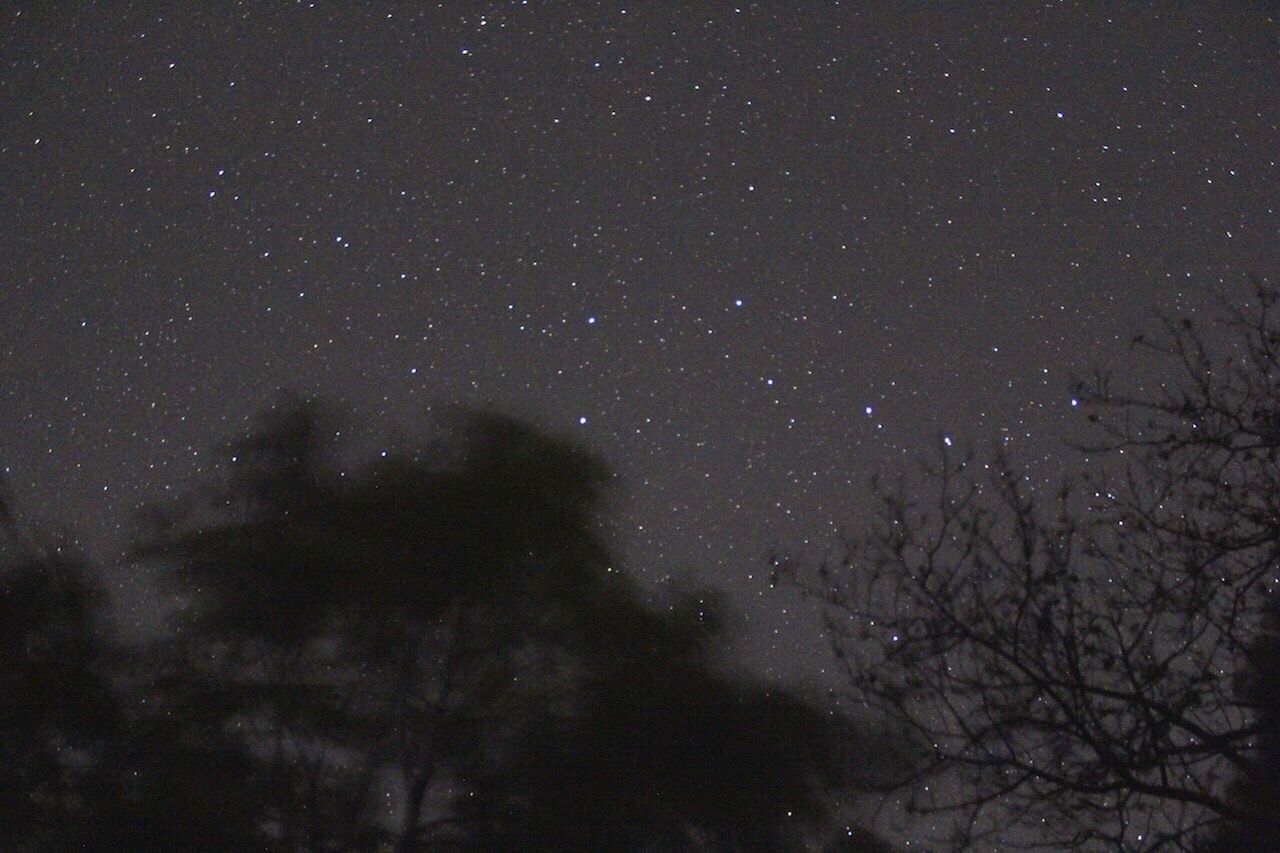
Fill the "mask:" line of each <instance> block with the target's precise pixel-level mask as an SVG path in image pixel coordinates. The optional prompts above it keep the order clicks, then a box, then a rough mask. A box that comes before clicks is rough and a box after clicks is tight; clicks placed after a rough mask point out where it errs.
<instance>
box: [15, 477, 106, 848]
mask: <svg viewBox="0 0 1280 853" xmlns="http://www.w3.org/2000/svg"><path fill="white" fill-rule="evenodd" d="M100 602H101V594H100V592H99V591H98V590H97V589H96V587H95V586H94V585H93V583H92V582H91V580H90V578H89V577H88V575H87V573H86V570H85V566H84V565H83V564H82V563H81V562H80V561H79V560H78V559H77V558H75V557H74V556H72V555H70V554H69V553H68V552H67V549H66V548H65V546H63V545H61V544H59V543H58V542H56V541H46V540H44V539H41V538H38V537H37V536H36V535H34V534H33V533H31V532H30V531H28V530H26V529H24V528H23V526H22V525H20V524H19V522H18V520H17V518H16V513H15V512H14V510H13V507H12V504H11V501H10V500H9V499H8V498H7V496H6V495H5V494H4V493H3V491H0V846H3V847H4V848H5V849H7V850H45V849H54V848H57V847H59V846H61V845H62V844H64V843H66V842H67V841H70V840H73V839H76V838H77V837H78V836H79V831H80V830H81V829H82V828H83V827H85V826H86V825H88V824H89V823H91V822H92V820H93V818H94V814H93V803H92V800H93V798H92V796H91V793H92V792H93V791H95V790H96V789H97V787H98V785H99V784H100V781H99V779H98V773H99V772H100V769H101V765H102V757H103V752H104V751H105V750H106V749H107V748H108V743H109V741H108V738H107V737H105V736H104V735H106V734H108V733H110V732H111V731H112V730H113V729H114V728H115V727H116V725H117V723H118V719H117V717H118V714H117V711H118V709H117V708H116V707H115V704H114V701H113V698H112V695H111V692H110V690H109V685H108V682H107V679H106V677H105V669H104V664H105V660H104V658H105V654H104V652H103V649H102V648H101V644H100V643H99V642H98V641H97V632H98V629H99V627H100V626H99V625H98V624H97V620H98V616H99V611H100Z"/></svg>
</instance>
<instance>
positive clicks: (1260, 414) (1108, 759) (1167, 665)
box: [777, 285, 1280, 849]
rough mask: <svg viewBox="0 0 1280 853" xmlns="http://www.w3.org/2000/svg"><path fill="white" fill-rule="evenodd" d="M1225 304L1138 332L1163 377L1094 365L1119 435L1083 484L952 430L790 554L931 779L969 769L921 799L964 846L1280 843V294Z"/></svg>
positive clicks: (849, 666) (1091, 392) (862, 690)
mask: <svg viewBox="0 0 1280 853" xmlns="http://www.w3.org/2000/svg"><path fill="white" fill-rule="evenodd" d="M1220 307H1221V312H1222V313H1221V316H1220V317H1219V318H1218V319H1217V321H1216V322H1215V323H1214V324H1213V325H1211V326H1210V327H1207V328H1206V329H1203V330H1202V329H1201V328H1200V327H1199V326H1197V325H1196V324H1194V323H1192V322H1191V321H1184V320H1179V321H1168V322H1165V323H1164V324H1163V325H1162V327H1161V329H1160V331H1159V333H1158V334H1156V335H1155V336H1153V337H1139V338H1138V339H1136V340H1135V346H1136V347H1137V348H1138V350H1139V351H1140V352H1143V353H1150V354H1153V355H1155V356H1156V357H1157V359H1156V360H1157V361H1159V362H1160V363H1161V364H1162V365H1163V366H1164V367H1165V368H1167V371H1168V375H1167V377H1166V381H1162V382H1159V383H1158V384H1156V385H1155V388H1154V390H1150V389H1149V390H1147V391H1145V392H1144V391H1142V390H1139V391H1137V392H1132V393H1130V392H1125V391H1121V390H1117V389H1116V388H1115V387H1114V385H1113V382H1112V381H1111V380H1110V379H1109V377H1108V376H1107V375H1105V374H1104V373H1099V374H1098V375H1096V376H1095V377H1094V378H1093V379H1092V380H1091V381H1088V382H1082V383H1080V384H1079V386H1078V387H1077V388H1076V389H1075V394H1076V397H1077V399H1078V401H1079V404H1080V406H1081V407H1082V409H1083V410H1084V411H1085V412H1086V413H1087V414H1088V418H1089V420H1090V421H1092V422H1093V423H1094V424H1095V427H1096V429H1097V430H1098V432H1097V436H1098V437H1097V439H1096V440H1095V441H1094V442H1093V443H1092V444H1091V445H1090V446H1088V447H1085V448H1082V449H1083V450H1085V451H1086V453H1087V454H1088V457H1087V460H1086V461H1087V474H1086V475H1084V476H1083V477H1081V478H1078V479H1075V480H1073V481H1072V482H1071V483H1069V484H1068V485H1067V486H1065V487H1064V488H1063V489H1062V490H1061V491H1059V492H1056V493H1053V494H1047V493H1044V492H1043V491H1042V490H1040V489H1037V488H1035V487H1033V485H1032V484H1031V482H1029V480H1028V479H1027V478H1026V477H1024V476H1022V475H1021V474H1020V473H1019V472H1018V471H1017V470H1016V469H1015V467H1014V466H1013V465H1011V464H1010V463H1008V462H1007V460H1005V459H1002V458H1000V457H996V458H994V459H992V460H990V461H988V462H986V463H985V464H978V463H977V462H975V460H974V459H973V458H972V457H969V456H966V457H964V458H957V457H956V456H955V455H953V454H952V453H950V452H946V453H944V455H943V459H942V462H941V464H940V465H939V466H938V467H937V468H936V469H934V470H933V471H932V475H931V477H930V478H929V479H928V480H927V481H926V484H925V486H924V487H921V486H920V485H918V484H917V485H915V486H914V487H912V488H906V487H904V486H902V485H899V486H896V487H888V486H884V485H882V484H877V486H876V488H877V491H878V494H879V495H880V497H881V501H882V512H880V513H879V514H878V516H877V517H875V518H874V519H873V521H872V522H871V523H870V524H869V525H867V526H866V529H865V530H864V532H863V533H861V534H859V535H857V536H855V537H852V538H851V539H850V540H849V541H848V543H847V548H846V549H845V551H844V554H843V558H842V559H841V560H839V561H837V562H834V563H828V564H825V565H821V566H818V567H805V566H799V565H796V564H794V563H792V562H790V561H788V560H786V559H779V560H777V569H778V572H779V575H781V576H785V577H786V578H788V579H790V580H794V581H796V582H798V583H799V584H800V585H801V586H802V587H804V588H805V589H807V590H808V591H809V592H810V593H812V594H813V595H814V596H816V597H817V598H818V599H820V600H821V601H822V602H823V603H824V605H825V612H826V623H827V628H828V635H829V637H830V639H831V642H832V645H833V649H834V653H835V655H836V657H837V659H838V661H839V662H840V663H841V665H842V666H843V667H844V670H845V672H846V674H847V677H848V683H849V687H850V688H851V692H852V693H853V695H854V698H855V699H856V700H858V701H864V700H865V701H869V702H871V703H872V704H873V706H874V707H877V708H879V709H881V710H882V711H885V712H887V713H888V714H890V715H891V716H892V718H893V719H895V720H897V721H899V722H900V723H901V724H903V725H904V726H905V727H907V728H908V729H909V730H910V731H911V732H913V733H914V736H915V739H916V741H917V743H918V745H919V752H920V756H921V765H920V772H919V775H917V776H916V777H914V779H915V780H916V781H918V780H919V779H921V778H923V777H926V776H930V775H931V774H934V773H937V772H940V771H946V772H950V773H952V774H954V775H953V777H952V778H951V780H950V782H949V783H943V784H936V783H935V784H931V785H929V786H928V790H927V791H926V790H925V788H924V786H922V785H916V786H915V787H913V788H912V789H911V790H912V792H913V793H912V795H911V800H910V805H911V806H912V807H913V808H917V809H920V810H923V811H926V812H933V813H940V812H953V813H954V814H955V815H956V817H957V818H958V819H957V821H956V823H955V829H956V835H955V836H954V837H953V839H952V843H954V844H956V845H957V846H958V845H961V844H964V843H968V842H972V841H975V840H977V839H979V838H987V839H993V840H994V839H1003V840H1004V841H1005V842H1006V843H1013V842H1015V841H1022V842H1028V843H1033V844H1041V845H1044V846H1061V845H1067V846H1080V845H1086V846H1088V845H1097V846H1108V845H1109V846H1113V847H1115V848H1117V849H1135V848H1146V849H1161V848H1173V849H1190V848H1192V847H1194V846H1196V845H1197V844H1200V843H1202V842H1204V841H1205V840H1206V839H1207V838H1209V837H1210V836H1211V834H1213V833H1215V832H1220V833H1222V835H1221V837H1223V838H1236V839H1240V838H1246V837H1247V838H1251V839H1255V840H1256V839H1265V840H1264V841H1257V842H1256V843H1255V849H1258V848H1257V844H1262V846H1264V847H1266V848H1267V849H1276V845H1277V844H1280V840H1278V839H1277V836H1276V834H1275V830H1276V824H1275V814H1276V808H1275V807H1276V800H1275V792H1276V788H1275V784H1274V781H1275V772H1276V764H1275V761H1274V754H1273V753H1274V751H1275V749H1276V746H1275V744H1276V741H1275V739H1274V736H1275V725H1276V722H1275V721H1276V716H1275V715H1276V705H1275V697H1276V692H1277V687H1276V680H1275V679H1276V669H1277V667H1276V666H1275V662H1274V661H1275V645H1274V636H1271V637H1270V638H1269V639H1268V638H1265V637H1264V638H1263V639H1260V637H1263V635H1262V633H1261V632H1262V630H1263V626H1264V624H1265V623H1266V619H1267V617H1268V613H1274V609H1275V604H1274V603H1273V602H1274V597H1275V596H1276V595H1277V594H1278V593H1280V590H1278V589H1277V584H1280V563H1278V560H1277V558H1278V556H1280V554H1278V551H1277V549H1278V547H1280V488H1278V486H1280V316H1278V314H1280V306H1278V305H1277V292H1276V291H1275V290H1274V289H1272V288H1269V287H1267V286H1262V285H1260V286H1259V287H1258V288H1257V290H1256V292H1255V293H1254V294H1253V295H1252V297H1251V298H1250V299H1248V300H1247V301H1245V300H1242V301H1240V303H1239V304H1231V303H1228V302H1224V303H1223V304H1222V305H1221V306H1220ZM930 494H932V497H929V496H928V495H930ZM1251 649H1252V650H1253V654H1254V662H1253V667H1252V670H1251V674H1250V675H1249V676H1247V677H1245V678H1243V679H1235V678H1233V675H1235V674H1239V673H1241V672H1243V671H1244V669H1243V668H1244V667H1246V662H1247V660H1248V655H1249V653H1250V650H1251ZM1232 780H1239V784H1237V785H1236V786H1235V787H1234V788H1233V787H1232V785H1231V783H1232ZM1228 846H1230V843H1229V845H1228ZM1232 849H1234V848H1232Z"/></svg>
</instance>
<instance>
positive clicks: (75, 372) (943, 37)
mask: <svg viewBox="0 0 1280 853" xmlns="http://www.w3.org/2000/svg"><path fill="white" fill-rule="evenodd" d="M1276 23H1277V21H1276V17H1275V7H1274V6H1269V5H1268V4H1263V3H1244V2H1241V3H1223V4H1212V5H1211V4H1178V5H1174V4H1154V5H1152V4H1141V5H1139V4H1132V5H1125V4H1070V3H1068V4H1062V3H1050V4H1032V3H1017V4H990V5H987V4H947V5H940V6H936V7H933V6H931V7H926V6H924V5H923V4H909V5H904V6H894V5H893V4H887V3H872V4H854V5H850V6H846V5H843V4H818V3H804V4H782V3H776V4H774V3H771V4H743V5H740V6H733V5H727V4H701V3H679V4H677V3H646V4H642V5H635V6H632V5H625V4H615V3H607V4H590V5H589V4H586V3H569V4H543V3H502V4H498V3H486V4H452V3H450V4H444V7H443V8H437V7H429V6H427V5H426V4H424V3H405V4H388V3H366V4H355V3H339V2H311V3H288V4H285V3H262V4H259V3H236V4H229V3H228V4H150V3H120V4H99V5H88V4H79V3H68V4H43V3H28V4H16V5H9V6H7V7H6V9H5V10H4V11H3V18H2V23H0V187H3V198H4V203H3V205H0V413H2V421H0V423H2V425H3V428H2V429H0V469H2V470H3V471H4V473H5V475H6V477H7V479H8V481H9V483H10V485H11V487H12V489H13V490H14V491H15V492H16V493H17V495H18V497H19V498H20V500H21V501H22V503H23V506H24V507H25V509H26V510H27V511H28V513H30V514H32V515H35V516H37V517H41V518H46V519H49V520H52V521H56V522H58V523H60V524H66V525H70V526H71V527H72V528H73V529H74V530H75V531H76V533H77V535H78V536H79V537H80V539H81V540H82V542H83V544H84V547H86V548H87V549H89V550H90V551H91V552H93V553H94V554H96V555H98V556H99V558H100V559H102V560H103V562H104V563H105V564H106V565H107V567H108V570H109V571H110V573H111V574H110V576H111V579H112V585H113V587H114V588H115V589H116V590H117V592H120V593H121V597H122V600H123V601H125V602H126V603H127V605H126V606H127V609H128V612H129V613H130V614H132V616H133V617H134V618H136V619H139V620H143V619H145V617H146V615H147V611H148V608H149V607H150V606H151V605H150V604H149V603H148V602H149V601H150V599H149V594H148V592H147V588H146V585H145V584H144V583H141V582H140V581H138V579H137V578H136V576H135V575H134V574H133V573H132V572H131V571H130V570H129V569H127V568H123V567H120V566H116V565H115V564H114V555H117V554H119V551H120V548H121V545H122V542H123V541H124V538H125V536H126V534H127V532H128V530H129V526H130V519H131V517H132V516H133V514H134V513H135V512H136V510H137V508H138V507H139V506H141V505H142V504H144V503H146V502H148V501H153V500H157V499H159V500H163V499H164V498H165V497H166V495H169V494H171V493H174V492H179V491H182V490H185V489H186V488H188V487H189V485H190V484H191V483H192V482H194V481H195V480H197V479H198V478H200V477H201V476H205V475H208V474H209V473H211V469H212V468H213V467H215V466H216V465H217V464H218V457H217V456H216V454H214V453H212V452H211V448H212V447H213V444H214V442H215V441H217V440H219V439H225V438H228V437H231V436H234V435H236V434H237V433H240V432H243V430H244V429H245V428H246V427H247V425H248V423H249V421H248V418H249V417H250V416H251V415H252V414H254V413H256V412H257V411H259V410H260V409H261V407H262V406H264V405H265V404H266V403H268V402H269V401H270V400H271V399H273V397H274V395H275V392H276V390H277V389H278V388H280V387H282V386H283V387H288V388H292V389H295V390H297V391H300V392H310V393H318V394H321V395H324V396H326V397H329V398H333V399H337V400H341V401H345V402H347V403H349V404H350V405H351V407H352V408H353V409H354V411H355V412H356V413H357V415H358V416H360V417H361V418H362V419H364V422H365V423H366V424H367V425H368V427H369V429H370V433H369V436H377V441H379V442H382V443H383V444H384V445H386V444H389V443H396V442H397V441H399V440H400V439H397V438H396V436H401V437H412V436H414V435H415V434H417V431H418V425H419V424H420V423H421V421H422V418H423V415H424V413H426V412H428V411H430V410H432V409H433V408H438V407H440V406H442V405H445V404H448V403H453V402H473V403H483V404H489V405H494V406H498V407H500V408H502V409H504V410H506V411H509V412H512V413H515V414H518V415H521V416H524V417H528V418H532V419H534V420H536V421H537V422H538V423H541V424H543V425H545V426H548V427H550V428H552V429H555V430H559V431H564V432H570V433H576V434H578V435H579V436H580V437H581V438H582V439H584V440H585V441H587V442H588V443H589V444H590V445H591V446H592V447H593V448H595V449H597V450H598V451H599V452H601V453H602V454H603V455H604V456H605V457H606V458H607V459H608V460H610V461H611V462H612V464H613V465H614V466H615V467H616V469H617V470H618V471H619V473H620V474H621V477H622V481H623V483H624V489H623V492H622V494H623V495H624V496H625V497H624V499H623V500H622V503H621V511H620V515H619V518H620V519H621V522H620V523H621V527H622V532H623V537H622V538H623V541H624V543H625V549H626V555H625V556H626V558H627V559H626V564H627V565H628V566H629V567H630V569H631V570H632V571H634V572H636V573H637V574H639V575H640V576H641V577H643V578H644V579H646V581H650V582H653V583H655V584H657V583H661V582H662V581H663V579H664V578H667V577H668V576H670V577H674V578H677V579H679V578H684V577H686V576H690V575H693V576H696V577H698V578H701V579H703V580H707V581H710V582H712V583H715V584H718V585H720V586H722V587H724V588H725V589H727V590H728V591H729V592H730V593H731V595H732V596H733V600H734V601H735V602H736V603H737V604H738V605H739V606H740V607H741V608H742V610H743V620H742V622H743V625H744V626H745V628H744V636H745V638H746V639H745V648H746V649H747V652H746V653H747V655H748V657H749V658H750V660H752V661H754V662H756V663H758V664H759V665H761V666H762V667H763V668H764V669H765V670H767V671H770V672H772V673H775V674H782V675H786V674H792V673H794V672H796V671H797V670H799V669H804V668H805V667H807V666H810V665H812V666H813V667H817V668H819V669H820V668H821V666H822V662H823V661H824V660H825V655H826V649H825V646H823V645H822V643H821V642H820V641H818V640H817V639H816V638H815V634H814V633H813V631H812V630H811V629H810V628H808V627H805V625H804V620H803V619H800V620H798V621H797V618H796V616H795V614H794V613H793V612H792V611H791V605H789V604H788V603H787V600H786V599H785V597H783V598H779V596H778V594H775V593H771V592H770V591H769V590H768V588H767V582H766V575H767V569H766V566H765V564H764V560H763V556H764V554H765V552H766V551H767V550H768V549H769V548H770V547H771V546H773V545H782V546H786V547H791V548H798V549H804V548H810V549H814V550H815V551H821V550H822V549H823V548H824V547H825V546H826V545H828V544H830V543H831V542H832V541H833V537H834V534H835V532H836V531H837V530H838V529H840V528H842V527H845V526H848V525H850V524H852V523H855V522H856V518H857V515H858V512H859V509H860V503H861V501H862V495H863V493H864V491H865V490H864V488H863V484H864V482H865V479H866V477H867V476H868V475H869V474H870V473H872V472H873V471H875V470H879V469H881V468H883V467H886V466H888V467H890V468H892V467H895V466H899V467H901V464H902V463H903V462H904V461H906V460H912V459H917V458H920V457H925V456H928V455H929V453H930V452H931V451H932V450H933V449H934V448H936V446H937V445H938V443H939V442H940V441H942V439H943V437H944V436H948V437H953V438H954V440H955V441H956V442H957V443H965V444H977V445H985V446H991V445H995V444H1000V443H1006V444H1008V446H1009V447H1010V449H1011V451H1012V452H1013V454H1014V455H1015V457H1016V458H1018V459H1021V460H1022V461H1025V462H1027V463H1028V464H1030V465H1032V466H1033V470H1035V471H1036V472H1039V473H1038V474H1037V476H1041V475H1043V476H1050V475H1051V474H1053V473H1054V472H1056V471H1058V470H1061V469H1062V468H1063V467H1064V466H1065V465H1068V464H1069V462H1068V461H1065V460H1066V456H1065V455H1063V454H1062V453H1061V452H1060V451H1059V450H1058V447H1059V441H1060V439H1061V437H1062V436H1063V435H1064V434H1067V433H1069V432H1070V430H1071V429H1073V428H1074V427H1073V426H1072V424H1074V423H1075V422H1076V420H1077V419H1076V418H1074V417H1073V412H1072V409H1071V402H1070V395H1069V392H1068V388H1067V380H1068V374H1069V373H1070V372H1071V371H1073V370H1084V369H1086V368H1087V367H1088V366H1089V365H1091V364H1094V363H1097V362H1103V363H1105V364H1109V365H1110V366H1112V367H1118V368H1120V369H1122V370H1125V369H1126V368H1127V362H1126V359H1128V358H1129V355H1128V349H1127V343H1126V342H1127V341H1128V340H1129V338H1130V337H1131V336H1132V335H1133V333H1135V332H1137V331H1139V330H1140V329H1142V328H1143V327H1144V326H1145V325H1147V324H1148V323H1149V322H1150V320H1151V318H1152V316H1153V315H1154V314H1155V313H1156V312H1158V311H1175V312H1177V311H1191V312H1198V311H1200V310H1202V309H1203V306H1204V305H1205V304H1206V303H1207V301H1208V297H1209V294H1210V292H1211V291H1212V290H1213V289H1214V288H1221V287H1226V288H1228V290H1230V289H1231V288H1237V289H1238V288H1239V287H1240V286H1241V284H1242V283H1243V282H1245V281H1246V280H1247V277H1248V276H1249V275H1250V274H1253V275H1259V276H1264V277H1272V276H1273V275H1274V273H1275V270H1276V268H1277V265H1276V261H1277V260H1278V259H1280V240H1278V239H1277V238H1278V237H1280V233H1278V232H1280V228H1278V222H1277V218H1276V215H1275V205H1276V203H1277V201H1276V200H1277V190H1278V189H1280V182H1278V180H1277V178H1278V177H1280V176H1278V174H1277V158H1278V157H1280V132H1278V131H1280V86H1278V85H1277V84H1276V81H1278V80H1280V53H1278V50H1277V44H1278V42H1277V34H1278V31H1277V26H1276ZM1130 372H1135V376H1134V380H1135V381H1137V382H1141V381H1142V375H1143V374H1142V372H1141V366H1138V365H1134V366H1133V370H1132V371H1130ZM368 440H369V441H374V439H373V438H369V439H368Z"/></svg>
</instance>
